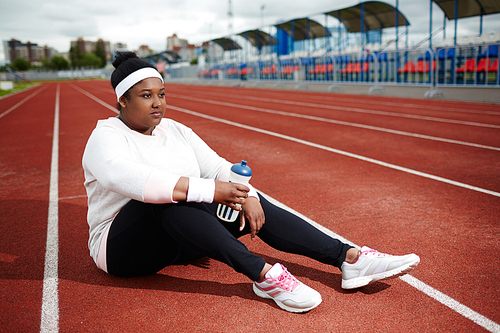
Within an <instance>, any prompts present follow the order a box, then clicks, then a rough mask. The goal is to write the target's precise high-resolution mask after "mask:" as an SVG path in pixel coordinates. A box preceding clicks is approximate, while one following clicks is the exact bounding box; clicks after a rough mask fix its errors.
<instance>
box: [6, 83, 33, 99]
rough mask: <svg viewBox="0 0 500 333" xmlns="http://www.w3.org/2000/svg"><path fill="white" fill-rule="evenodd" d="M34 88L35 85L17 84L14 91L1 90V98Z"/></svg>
mask: <svg viewBox="0 0 500 333" xmlns="http://www.w3.org/2000/svg"><path fill="white" fill-rule="evenodd" d="M34 86H36V84H35V83H15V84H14V89H9V90H1V89H0V96H6V95H9V94H12V93H15V92H17V91H21V90H24V89H28V88H31V87H34Z"/></svg>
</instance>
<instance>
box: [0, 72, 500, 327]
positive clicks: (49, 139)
mask: <svg viewBox="0 0 500 333" xmlns="http://www.w3.org/2000/svg"><path fill="white" fill-rule="evenodd" d="M166 87H167V103H168V105H169V110H168V111H167V117H170V118H173V119H175V120H177V121H180V122H182V123H184V124H186V125H188V126H190V127H192V128H193V129H194V130H195V131H196V132H197V133H198V134H200V136H201V137H202V138H204V139H205V140H206V141H207V142H208V143H209V145H210V146H211V147H212V148H214V149H215V150H216V151H217V152H219V154H220V155H222V156H224V157H226V158H227V159H228V160H231V161H235V162H237V161H239V160H241V159H246V160H248V161H249V165H250V166H251V167H252V169H253V171H254V177H253V178H252V183H253V185H254V186H255V187H256V188H258V189H259V190H260V191H262V192H263V193H265V194H266V195H268V196H270V197H272V198H274V199H276V200H278V201H279V202H281V203H283V204H285V205H286V206H288V207H290V208H292V209H294V210H295V211H297V212H299V213H301V214H303V215H304V216H307V218H309V219H311V220H312V221H314V222H312V221H311V223H317V224H318V225H320V226H321V227H322V228H326V229H325V230H326V231H325V232H328V233H331V234H332V235H333V233H335V234H337V235H340V236H342V237H344V238H345V239H347V240H348V241H350V242H352V243H353V244H356V245H359V246H361V245H368V246H371V247H373V248H376V249H378V250H379V251H382V252H388V253H394V254H404V253H409V252H415V253H417V254H419V255H420V257H421V263H420V265H419V266H418V267H417V269H416V270H415V271H413V272H412V273H411V275H408V276H406V277H404V278H402V279H395V280H389V281H383V282H378V283H374V284H372V285H369V286H367V287H364V288H361V289H358V290H354V291H344V290H342V289H341V288H340V280H341V275H340V272H339V271H338V270H337V269H336V268H332V267H328V266H325V265H322V264H320V263H316V262H313V261H312V260H309V259H306V258H302V257H299V256H296V255H289V254H284V253H280V252H278V251H276V250H273V249H271V248H269V247H267V246H266V245H265V244H263V242H261V241H260V240H258V239H256V240H254V241H251V240H250V239H249V238H243V239H242V241H243V242H244V243H245V244H246V245H247V246H248V247H249V248H250V250H251V251H254V252H256V253H258V254H259V255H261V256H263V257H264V258H265V259H266V260H267V261H269V262H271V263H274V262H277V261H279V262H281V263H283V264H284V265H285V266H287V267H288V268H289V270H290V271H291V272H292V273H293V274H294V275H296V276H297V277H298V278H299V279H300V280H301V281H303V282H305V283H307V284H309V285H310V286H311V287H313V288H315V289H317V290H318V291H319V292H320V293H321V294H322V296H323V303H322V304H321V305H320V306H319V307H318V308H316V309H314V310H313V311H311V312H309V313H307V314H300V315H297V314H291V313H287V312H285V311H283V310H280V309H279V308H278V307H277V306H276V305H275V304H274V302H272V301H269V300H263V299H260V298H258V297H257V296H255V295H254V294H253V292H252V290H251V284H250V281H248V280H247V278H246V277H244V276H242V275H239V274H237V273H234V272H233V271H232V270H231V269H230V268H228V267H226V266H225V265H224V264H221V263H219V262H217V261H214V260H200V261H199V262H195V263H193V264H191V265H187V266H174V267H167V268H166V269H164V270H162V271H161V272H159V273H158V274H156V275H154V276H148V277H144V278H134V279H122V278H116V277H112V276H109V275H107V274H105V273H104V272H102V271H100V270H99V269H97V268H96V267H95V265H94V264H93V261H92V259H91V258H90V256H89V254H88V249H87V237H88V227H87V224H86V197H85V189H84V187H83V172H82V169H81V157H82V153H83V148H84V146H85V143H86V140H87V138H88V136H89V135H90V132H91V131H92V129H93V128H94V127H95V124H96V121H97V120H98V119H103V118H107V117H110V116H114V115H116V113H115V112H114V111H113V110H114V105H115V103H116V102H115V97H114V93H113V91H112V89H111V88H110V86H109V82H106V81H73V82H53V83H44V84H42V85H40V86H38V87H35V88H32V89H30V90H27V91H24V92H21V93H18V94H15V95H11V96H8V97H5V98H3V99H0V130H1V133H2V134H1V135H0V140H1V141H0V142H1V143H0V176H1V185H0V197H1V201H0V209H1V212H2V214H1V215H0V216H1V217H0V219H1V223H0V265H1V270H0V290H1V294H0V295H1V301H0V304H1V309H2V311H1V312H0V331H2V332H36V331H41V330H42V331H43V330H46V329H47V330H49V329H50V328H51V327H54V328H56V329H57V330H59V331H61V332H74V331H78V332H98V331H99V332H101V331H105V332H144V331H147V332H156V331H190V332H246V331H252V332H264V331H266V332H272V331H319V332H336V331H342V332H355V331H356V332H357V331H362V332H366V331H369V332H376V331H381V332H387V331H394V332H401V331H405V332H434V331H446V332H448V331H449V332H463V331H467V332H482V331H492V332H499V331H500V325H499V323H500V311H499V308H500V301H499V300H500V284H499V283H498V281H500V269H499V265H498V264H499V262H498V261H499V260H498V253H499V250H500V249H499V248H500V245H499V244H500V242H499V234H500V233H499V219H498V217H499V216H500V177H499V176H500V106H499V105H492V104H477V103H464V102H450V101H435V100H411V99H398V98H386V97H373V96H358V95H356V96H350V95H338V94H322V93H309V92H299V91H283V90H262V89H246V88H228V87H210V86H188V85H173V84H169V85H167V86H166ZM57 111H58V112H59V121H58V122H57V121H56V122H55V121H54V117H55V115H56V114H57ZM55 123H58V124H59V131H58V135H57V131H56V138H58V149H57V150H56V155H55V156H56V157H58V158H57V162H58V165H57V171H58V173H55V172H54V171H52V172H51V162H52V147H53V142H54V140H53V139H54V124H55ZM284 170H285V171H286V172H282V171H284ZM51 175H52V177H53V178H52V179H53V180H54V179H55V180H56V181H57V182H56V183H55V184H56V185H57V186H55V188H57V189H58V191H56V192H52V198H53V199H54V198H55V200H52V202H50V193H49V188H50V179H51ZM55 176H57V177H55ZM53 188H54V187H53ZM54 193H55V194H54ZM54 196H55V197H54ZM51 205H52V206H51ZM54 205H56V206H55V207H56V208H57V209H56V213H57V214H55V217H54V216H53V215H51V216H49V213H48V211H49V206H50V207H54ZM54 219H55V225H56V226H58V228H57V229H56V230H57V233H56V237H55V239H58V243H57V244H56V247H55V252H54V248H49V249H48V250H47V249H46V239H47V234H49V235H52V236H53V235H54V231H53V229H50V230H48V225H50V223H54ZM46 253H49V254H50V253H52V254H53V256H52V257H50V255H49V259H48V261H47V262H48V263H52V264H54V263H55V267H56V268H57V270H56V271H55V273H54V270H53V267H54V265H52V266H50V265H49V267H52V271H50V270H49V271H48V272H52V273H51V274H52V275H47V276H46V277H45V278H44V267H45V262H46V259H45V256H46ZM54 253H55V254H54ZM44 280H45V283H46V286H45V287H44ZM50 282H52V286H55V289H50V286H51V284H50ZM44 292H45V295H46V298H44V297H43V295H44ZM42 308H43V309H44V310H43V311H42ZM41 318H44V320H43V321H42V319H41Z"/></svg>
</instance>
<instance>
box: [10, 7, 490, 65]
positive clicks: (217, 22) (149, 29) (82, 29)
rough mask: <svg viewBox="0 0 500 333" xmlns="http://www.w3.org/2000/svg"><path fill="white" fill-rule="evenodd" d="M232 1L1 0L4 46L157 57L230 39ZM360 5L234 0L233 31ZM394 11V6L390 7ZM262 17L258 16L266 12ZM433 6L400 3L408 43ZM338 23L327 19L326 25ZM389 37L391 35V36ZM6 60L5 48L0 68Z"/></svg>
mask: <svg viewBox="0 0 500 333" xmlns="http://www.w3.org/2000/svg"><path fill="white" fill-rule="evenodd" d="M228 2H229V1H227V0H148V1H140V0H1V1H0V40H2V41H4V40H10V39H11V38H15V39H18V40H20V41H21V42H27V41H30V42H32V43H37V44H38V45H48V46H50V47H53V48H55V49H56V50H58V51H59V52H67V51H68V50H69V47H70V41H71V40H75V39H77V38H78V37H83V38H84V39H85V40H92V41H96V40H97V39H99V38H102V39H104V40H106V41H109V42H111V44H114V43H118V42H121V43H125V44H127V46H128V48H129V49H132V50H134V49H137V48H138V47H139V46H140V45H143V44H144V45H148V46H149V47H150V48H151V49H153V50H155V51H162V50H165V49H166V38H167V37H168V36H171V35H172V34H174V33H176V34H177V36H178V37H179V38H183V39H187V40H188V42H189V43H191V44H199V43H201V42H203V41H206V40H209V39H212V38H217V37H223V36H227V35H228V31H229V30H228V25H229V21H228ZM359 2H360V1H358V0H309V1H304V0H256V1H248V0H232V13H233V20H232V26H233V32H234V33H239V32H243V31H245V30H249V29H257V28H262V24H261V22H262V16H261V14H262V13H263V23H264V28H263V30H264V31H267V32H269V26H270V25H273V24H275V23H277V22H278V21H283V20H290V19H293V18H302V17H309V18H311V19H314V20H316V21H318V22H319V23H321V24H322V25H324V24H325V16H324V15H318V14H321V13H324V12H327V11H330V10H335V9H341V8H345V7H348V6H351V5H355V4H357V3H359ZM385 2H387V3H388V4H391V5H393V6H395V5H396V0H387V1H385ZM263 5H264V6H265V8H264V10H263V11H262V10H261V7H262V6H263ZM429 7H430V2H429V0H399V9H400V11H401V12H402V13H403V14H404V15H405V16H406V18H407V19H408V21H409V22H410V27H409V34H410V42H411V41H413V42H418V41H420V40H422V39H423V38H425V37H426V36H427V35H428V33H429V10H430V8H429ZM337 22H338V21H337V20H336V19H333V18H331V17H330V18H329V19H328V21H327V23H328V25H329V26H334V27H336V26H337V25H338V23H337ZM442 25H443V12H442V11H441V9H440V8H439V7H438V6H437V5H433V30H434V29H437V28H439V27H440V26H442ZM446 28H447V29H446V34H447V37H451V36H453V31H454V22H453V21H449V22H447V23H446ZM497 31H500V16H499V15H498V14H496V15H489V16H485V17H484V18H483V33H490V32H497ZM387 33H394V32H391V31H390V30H388V31H387ZM478 33H479V18H478V17H475V18H467V19H461V20H459V21H458V34H459V35H475V34H478ZM440 36H441V37H438V38H442V35H440ZM4 59H5V55H4V50H3V43H1V44H0V63H3V62H4Z"/></svg>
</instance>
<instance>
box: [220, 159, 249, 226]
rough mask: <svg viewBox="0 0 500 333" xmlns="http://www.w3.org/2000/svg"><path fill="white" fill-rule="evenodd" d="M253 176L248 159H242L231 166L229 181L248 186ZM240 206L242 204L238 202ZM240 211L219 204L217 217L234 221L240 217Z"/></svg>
mask: <svg viewBox="0 0 500 333" xmlns="http://www.w3.org/2000/svg"><path fill="white" fill-rule="evenodd" d="M251 177H252V169H250V167H249V166H248V165H247V161H245V160H242V161H241V163H236V164H234V165H233V166H232V167H231V172H230V173H229V181H230V182H233V183H240V184H243V185H247V186H248V182H249V181H250V178H251ZM237 205H238V206H240V204H237ZM238 214H239V211H237V210H234V209H232V208H230V207H229V206H226V205H223V204H219V206H218V207H217V217H218V218H219V219H221V220H222V221H226V222H234V221H236V218H237V217H238Z"/></svg>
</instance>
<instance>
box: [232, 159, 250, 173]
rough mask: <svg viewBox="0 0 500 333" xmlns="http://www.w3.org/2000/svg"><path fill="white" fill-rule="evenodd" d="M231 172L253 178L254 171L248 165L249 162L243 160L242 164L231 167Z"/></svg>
mask: <svg viewBox="0 0 500 333" xmlns="http://www.w3.org/2000/svg"><path fill="white" fill-rule="evenodd" d="M231 171H232V172H234V173H236V174H238V175H241V176H246V177H250V176H252V169H250V167H249V166H248V165H247V161H245V160H241V163H240V164H238V163H236V164H233V166H232V167H231Z"/></svg>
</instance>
